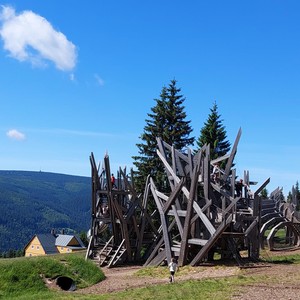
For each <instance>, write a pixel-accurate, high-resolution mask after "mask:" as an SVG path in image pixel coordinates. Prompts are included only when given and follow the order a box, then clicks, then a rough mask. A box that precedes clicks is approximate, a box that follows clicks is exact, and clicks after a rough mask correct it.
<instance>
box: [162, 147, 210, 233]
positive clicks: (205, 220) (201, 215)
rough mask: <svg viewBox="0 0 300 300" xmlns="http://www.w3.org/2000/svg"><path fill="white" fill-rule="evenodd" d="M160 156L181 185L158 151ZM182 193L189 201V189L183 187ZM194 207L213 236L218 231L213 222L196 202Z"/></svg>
mask: <svg viewBox="0 0 300 300" xmlns="http://www.w3.org/2000/svg"><path fill="white" fill-rule="evenodd" d="M157 154H158V156H159V157H160V159H161V160H162V161H163V163H164V165H165V167H166V168H167V169H168V170H169V172H170V173H171V175H172V176H173V178H174V180H175V181H176V182H177V183H179V181H180V179H179V178H178V177H177V176H176V174H175V173H174V172H173V170H172V168H171V167H170V166H169V164H168V162H167V161H166V160H165V159H164V157H162V155H161V154H160V153H159V151H157ZM182 191H183V193H184V194H185V196H186V197H187V199H188V198H189V194H190V192H189V191H188V189H187V188H186V187H185V186H183V187H182ZM193 207H194V209H195V211H196V213H197V214H198V215H199V217H200V219H201V221H202V222H203V224H204V225H205V227H206V228H207V230H208V231H209V232H210V233H211V234H213V233H214V232H215V231H216V230H215V228H214V226H213V225H212V224H211V222H210V221H209V219H208V218H207V217H206V215H205V214H203V213H202V211H201V209H200V207H199V205H198V204H197V203H196V202H193Z"/></svg>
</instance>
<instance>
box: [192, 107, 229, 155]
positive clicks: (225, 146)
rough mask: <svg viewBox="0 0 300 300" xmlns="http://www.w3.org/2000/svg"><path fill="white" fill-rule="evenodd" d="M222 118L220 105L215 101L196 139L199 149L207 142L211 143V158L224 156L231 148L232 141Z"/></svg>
mask: <svg viewBox="0 0 300 300" xmlns="http://www.w3.org/2000/svg"><path fill="white" fill-rule="evenodd" d="M220 118H221V115H219V113H218V106H217V104H216V102H215V103H214V104H213V107H212V108H211V109H210V114H209V116H208V118H207V121H206V122H205V123H204V126H203V127H202V129H201V130H200V136H199V138H198V140H197V141H196V143H197V146H198V149H197V150H199V149H200V148H201V147H202V146H204V145H205V144H210V159H216V158H218V157H220V156H223V155H225V154H226V153H227V152H228V151H229V150H230V142H229V141H228V140H227V134H226V130H225V126H224V125H223V124H222V121H223V120H221V119H220Z"/></svg>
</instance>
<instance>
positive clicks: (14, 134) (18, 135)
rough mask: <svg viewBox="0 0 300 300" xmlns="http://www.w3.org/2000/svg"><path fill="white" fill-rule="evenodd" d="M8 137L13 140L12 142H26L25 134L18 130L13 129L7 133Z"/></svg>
mask: <svg viewBox="0 0 300 300" xmlns="http://www.w3.org/2000/svg"><path fill="white" fill-rule="evenodd" d="M6 135H7V136H8V137H9V138H10V139H12V140H18V141H23V140H25V138H26V137H25V134H24V133H22V132H20V131H18V130H16V129H11V130H9V131H7V132H6Z"/></svg>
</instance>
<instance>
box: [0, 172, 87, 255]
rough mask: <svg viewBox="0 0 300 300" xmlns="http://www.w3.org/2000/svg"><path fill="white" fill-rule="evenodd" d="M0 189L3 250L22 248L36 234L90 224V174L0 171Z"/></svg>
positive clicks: (83, 228)
mask: <svg viewBox="0 0 300 300" xmlns="http://www.w3.org/2000/svg"><path fill="white" fill-rule="evenodd" d="M0 191H1V192H0V205H1V213H0V253H3V252H7V251H9V250H10V251H11V250H21V249H23V248H24V246H25V245H26V244H27V243H28V242H29V240H30V239H31V237H32V236H33V235H34V234H37V233H50V231H51V229H55V230H56V231H57V232H60V231H61V230H64V231H65V233H77V234H79V233H81V232H83V231H85V232H87V231H88V229H89V227H90V206H91V182H90V178H89V177H82V176H72V175H63V174H56V173H47V172H30V171H0Z"/></svg>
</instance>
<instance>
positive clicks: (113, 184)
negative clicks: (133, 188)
mask: <svg viewBox="0 0 300 300" xmlns="http://www.w3.org/2000/svg"><path fill="white" fill-rule="evenodd" d="M110 181H111V187H112V188H115V187H116V185H115V182H116V178H115V176H114V174H111V177H110Z"/></svg>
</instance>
